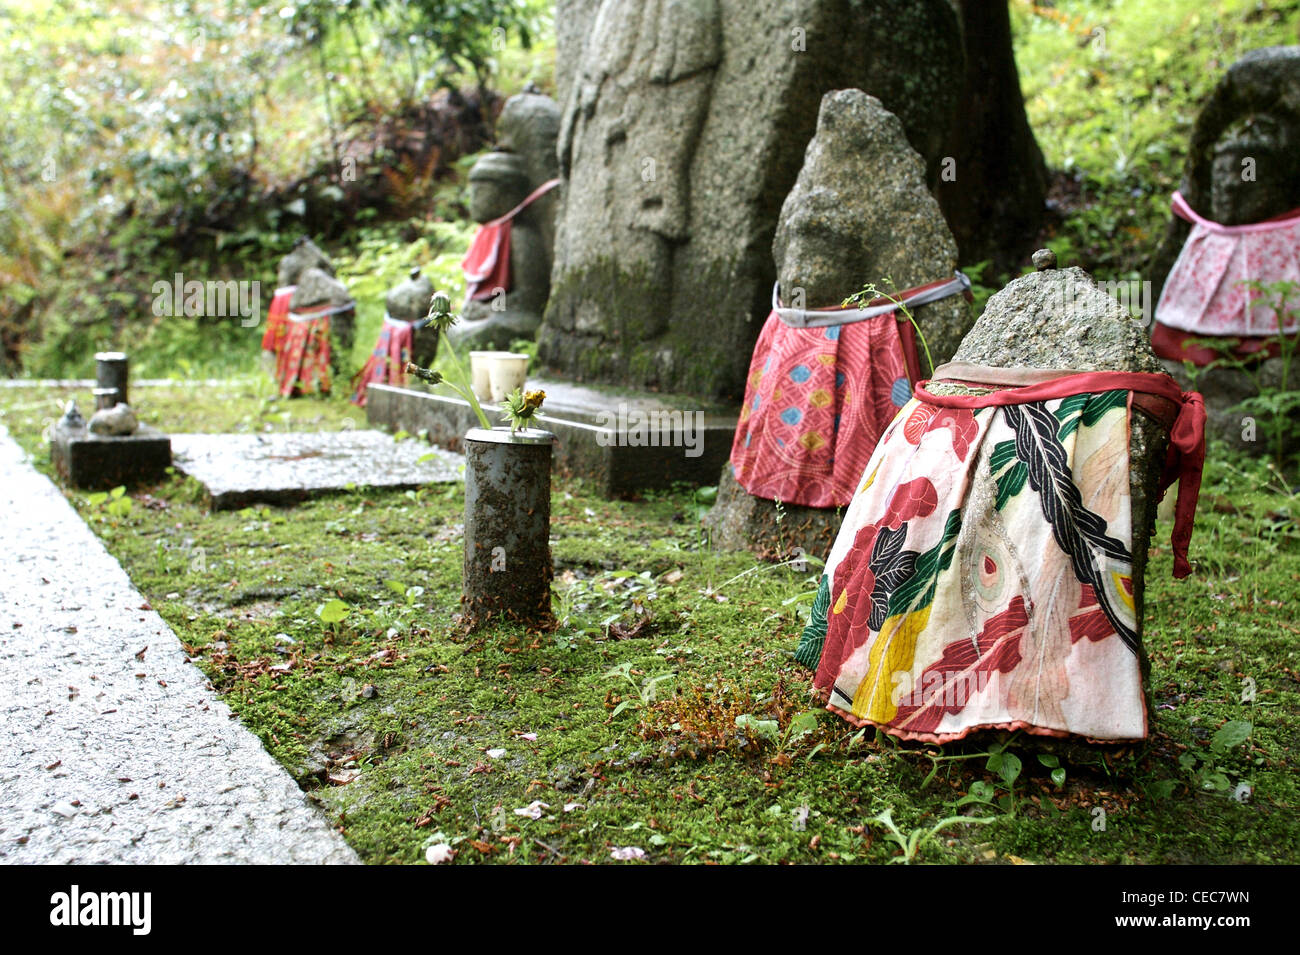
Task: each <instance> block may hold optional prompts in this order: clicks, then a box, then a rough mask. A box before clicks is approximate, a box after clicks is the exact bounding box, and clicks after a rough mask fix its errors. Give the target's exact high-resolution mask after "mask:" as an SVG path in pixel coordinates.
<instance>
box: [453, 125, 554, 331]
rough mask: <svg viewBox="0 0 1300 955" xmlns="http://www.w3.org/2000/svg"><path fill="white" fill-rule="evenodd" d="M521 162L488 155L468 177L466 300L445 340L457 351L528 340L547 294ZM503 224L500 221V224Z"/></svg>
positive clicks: (539, 234)
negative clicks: (472, 229) (472, 225)
mask: <svg viewBox="0 0 1300 955" xmlns="http://www.w3.org/2000/svg"><path fill="white" fill-rule="evenodd" d="M529 193H530V189H529V182H528V174H527V170H526V167H525V165H524V161H523V159H522V158H520V157H519V156H517V155H515V154H514V153H508V152H501V151H497V152H491V153H488V154H487V155H485V156H484V157H483V158H482V159H480V160H479V161H478V162H476V163H475V164H474V167H473V168H472V169H470V172H469V197H470V198H469V207H470V215H471V216H473V217H474V221H476V222H479V223H482V225H481V226H480V231H479V233H478V235H476V236H475V241H474V243H473V244H472V245H471V246H470V251H469V253H468V254H467V256H466V259H465V262H464V268H465V275H466V284H467V293H468V297H467V299H466V302H465V306H464V308H463V309H462V310H461V319H462V320H461V321H460V322H458V323H457V324H456V325H454V326H452V328H451V330H450V332H449V337H450V340H451V342H452V343H453V344H454V345H455V346H456V347H457V348H460V349H469V348H484V349H492V348H496V349H506V348H509V347H510V343H511V342H512V341H514V340H516V339H519V338H529V339H530V338H532V337H533V336H534V335H535V334H536V333H537V328H538V326H539V325H541V323H542V313H543V311H545V309H546V298H547V294H548V292H549V291H550V275H549V274H548V267H547V263H548V262H549V258H550V256H549V254H548V251H547V248H546V240H545V237H544V234H543V231H542V229H541V227H540V225H539V222H538V220H537V217H536V214H535V211H534V209H533V208H532V205H531V204H530V205H529V206H526V207H525V208H523V209H519V211H518V212H516V213H515V214H514V215H513V216H511V217H510V218H509V219H505V217H506V216H509V215H510V213H511V212H512V210H515V209H517V208H518V207H519V206H520V204H521V203H523V202H525V200H526V199H527V198H528V196H529ZM502 220H504V221H502Z"/></svg>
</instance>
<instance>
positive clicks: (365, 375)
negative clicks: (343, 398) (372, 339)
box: [352, 315, 415, 408]
mask: <svg viewBox="0 0 1300 955" xmlns="http://www.w3.org/2000/svg"><path fill="white" fill-rule="evenodd" d="M414 343H415V325H414V323H412V322H402V321H398V320H397V319H395V318H390V317H389V316H387V315H385V316H384V324H383V325H382V326H381V327H380V329H379V340H378V341H377V342H376V343H375V348H374V351H372V352H371V353H370V357H369V358H367V359H366V363H365V365H364V366H363V367H362V369H361V370H360V371H359V372H357V374H356V376H355V377H353V379H352V388H353V391H352V403H353V404H354V405H356V406H357V407H359V408H364V407H365V406H366V388H367V387H369V386H370V385H376V384H379V385H404V384H406V363H407V362H408V361H410V360H411V354H412V352H413V347H414Z"/></svg>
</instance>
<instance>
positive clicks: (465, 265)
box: [460, 179, 560, 302]
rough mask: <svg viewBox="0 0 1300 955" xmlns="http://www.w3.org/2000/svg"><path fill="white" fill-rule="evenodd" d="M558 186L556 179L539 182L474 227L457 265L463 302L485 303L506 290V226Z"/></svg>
mask: <svg viewBox="0 0 1300 955" xmlns="http://www.w3.org/2000/svg"><path fill="white" fill-rule="evenodd" d="M559 184H560V180H558V179H550V180H548V181H546V182H544V183H542V184H541V185H540V186H538V187H537V188H536V189H534V190H533V191H532V192H530V193H529V194H528V196H527V198H525V199H524V201H523V202H521V203H519V205H517V206H515V207H514V208H513V209H511V210H510V211H509V212H507V213H506V214H505V215H503V216H501V217H499V218H496V219H492V220H490V221H488V222H485V223H483V224H482V225H481V226H479V227H478V231H477V232H475V233H474V238H473V239H472V240H471V241H470V244H469V251H468V252H466V253H465V258H464V259H462V260H461V263H460V267H461V270H462V271H463V272H464V273H465V300H466V301H467V302H470V301H486V300H487V299H490V298H491V297H492V296H493V295H495V294H497V289H501V290H503V291H506V292H508V291H510V224H511V222H512V221H513V220H514V218H515V216H517V215H519V213H521V212H523V211H524V210H525V209H527V208H528V207H529V206H531V205H532V204H533V203H534V202H536V201H537V200H538V199H540V198H541V197H542V196H544V195H546V194H547V193H548V192H550V191H551V190H552V189H554V188H555V187H556V186H558V185H559Z"/></svg>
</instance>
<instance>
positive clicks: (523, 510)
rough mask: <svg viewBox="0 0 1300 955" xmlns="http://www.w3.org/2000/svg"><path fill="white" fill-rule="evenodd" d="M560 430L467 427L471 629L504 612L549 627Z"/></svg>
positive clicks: (466, 595) (467, 616)
mask: <svg viewBox="0 0 1300 955" xmlns="http://www.w3.org/2000/svg"><path fill="white" fill-rule="evenodd" d="M554 443H555V435H553V434H551V433H550V432H549V431H540V430H534V429H528V430H523V431H519V432H516V433H515V434H514V435H512V434H511V433H510V429H509V428H493V429H492V430H490V431H489V430H486V429H484V428H471V429H470V430H469V431H468V432H466V434H465V439H464V449H465V563H464V582H463V588H464V591H463V595H462V597H461V603H462V606H463V609H464V621H465V623H466V624H467V626H468V627H469V628H470V629H474V628H476V627H480V626H482V625H484V624H486V623H488V622H489V621H490V620H491V619H493V618H496V617H499V616H501V615H504V616H505V617H506V618H507V619H509V620H512V621H516V622H519V623H523V624H525V625H528V626H545V625H548V624H549V623H550V622H551V621H552V620H553V619H554V618H553V616H552V613H551V579H552V578H553V576H554V571H553V569H552V566H551V544H550V532H551V449H552V446H553V445H554Z"/></svg>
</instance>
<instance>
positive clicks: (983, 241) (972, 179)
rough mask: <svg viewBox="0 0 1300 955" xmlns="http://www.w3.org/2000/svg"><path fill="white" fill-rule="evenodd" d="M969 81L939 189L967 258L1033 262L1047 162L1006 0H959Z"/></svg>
mask: <svg viewBox="0 0 1300 955" xmlns="http://www.w3.org/2000/svg"><path fill="white" fill-rule="evenodd" d="M961 14H962V28H963V30H964V32H965V45H966V86H965V90H964V92H963V94H962V99H961V107H960V108H959V109H958V110H957V116H956V120H955V121H954V123H953V128H952V130H951V131H950V132H949V135H948V142H947V148H946V149H945V153H944V155H945V158H944V159H943V160H942V161H941V164H940V167H939V183H938V188H937V190H936V192H937V196H938V199H939V205H940V207H941V208H942V209H943V214H944V217H945V218H946V219H947V220H948V226H949V228H951V229H952V233H953V236H954V237H955V238H956V239H957V246H958V249H959V252H960V257H961V261H962V263H963V264H973V263H975V262H980V261H983V260H985V259H992V260H993V263H994V265H995V267H997V268H998V269H999V270H1001V269H1005V268H1009V267H1012V266H1014V265H1017V264H1021V263H1024V262H1027V261H1028V259H1029V255H1030V253H1031V252H1033V248H1031V246H1032V244H1033V241H1034V239H1035V237H1036V235H1037V233H1038V230H1039V227H1040V226H1041V225H1042V223H1043V219H1044V213H1045V207H1044V202H1043V200H1044V199H1045V197H1046V195H1047V166H1046V163H1044V162H1043V154H1042V152H1041V151H1040V150H1039V148H1038V143H1037V142H1036V141H1035V140H1034V133H1033V130H1032V129H1030V128H1029V120H1028V118H1027V117H1026V116H1025V102H1024V96H1023V95H1022V94H1021V92H1020V76H1019V74H1018V73H1017V72H1016V58H1015V53H1014V52H1013V50H1012V47H1011V16H1010V14H1009V12H1008V10H1007V3H1006V0H997V2H991V0H961Z"/></svg>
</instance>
